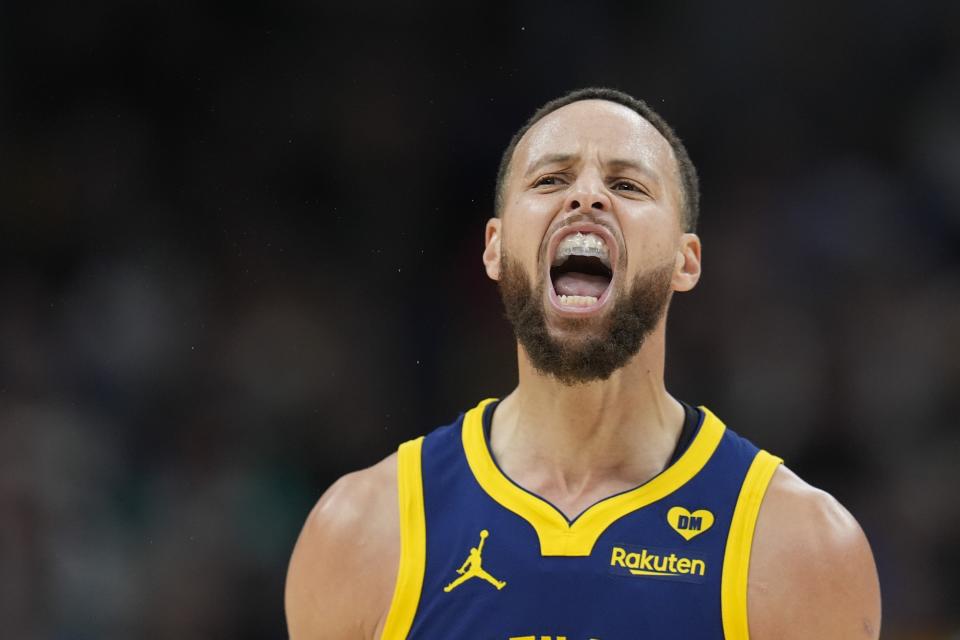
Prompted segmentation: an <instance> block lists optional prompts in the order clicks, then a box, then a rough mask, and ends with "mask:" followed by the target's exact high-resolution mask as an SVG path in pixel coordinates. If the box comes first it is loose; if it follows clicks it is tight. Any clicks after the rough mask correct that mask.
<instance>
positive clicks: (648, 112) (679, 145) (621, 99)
mask: <svg viewBox="0 0 960 640" xmlns="http://www.w3.org/2000/svg"><path fill="white" fill-rule="evenodd" d="M582 100H606V101H607V102H614V103H616V104H622V105H623V106H625V107H627V108H628V109H631V110H632V111H634V112H636V113H637V114H638V115H639V116H640V117H641V118H643V119H644V120H646V121H647V122H649V123H650V124H651V125H653V128H654V129H656V130H657V131H659V132H660V135H662V136H663V137H664V138H665V139H666V140H667V142H668V143H669V144H670V147H671V148H672V149H673V155H674V156H675V157H676V159H677V171H678V173H679V176H680V197H681V199H682V212H681V213H682V216H683V223H684V227H685V229H686V230H687V231H696V228H697V220H698V218H699V217H700V181H699V179H698V178H697V169H696V167H694V166H693V162H692V161H691V160H690V154H688V153H687V148H686V147H684V146H683V142H682V141H681V140H680V137H679V136H678V135H677V134H676V133H674V131H673V129H671V128H670V125H669V124H667V121H666V120H664V119H663V118H662V117H661V116H660V114H659V113H657V112H656V111H654V110H653V109H651V108H650V105H648V104H647V103H646V102H644V101H643V100H638V99H637V98H634V97H633V96H631V95H629V94H627V93H624V92H623V91H619V90H617V89H609V88H606V87H587V88H585V89H577V90H576V91H571V92H570V93H567V94H564V95H562V96H560V97H559V98H556V99H554V100H551V101H550V102H548V103H546V104H545V105H543V106H542V107H540V108H539V109H537V110H536V112H534V114H533V115H532V116H530V119H529V120H527V123H526V124H525V125H523V126H522V127H521V128H520V130H519V131H517V132H516V133H515V134H513V137H512V138H511V139H510V144H508V145H507V148H506V149H505V150H504V152H503V156H502V157H501V158H500V168H499V169H498V170H497V185H496V191H495V192H494V211H495V212H496V215H497V216H500V214H501V213H502V212H503V187H504V184H503V183H504V181H505V180H506V178H507V173H508V172H509V171H510V161H511V160H512V158H513V152H514V151H515V150H516V148H517V144H518V143H519V142H520V138H522V137H523V135H524V134H525V133H526V132H527V131H529V130H530V127H532V126H533V125H535V124H536V123H537V122H539V121H540V120H542V119H543V118H544V117H545V116H547V115H548V114H550V113H553V112H554V111H556V110H557V109H559V108H560V107H565V106H567V105H568V104H572V103H574V102H580V101H582Z"/></svg>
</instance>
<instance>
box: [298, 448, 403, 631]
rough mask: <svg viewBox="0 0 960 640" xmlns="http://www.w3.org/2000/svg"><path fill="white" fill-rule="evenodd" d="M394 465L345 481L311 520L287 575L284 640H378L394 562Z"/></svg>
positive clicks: (396, 553) (335, 486)
mask: <svg viewBox="0 0 960 640" xmlns="http://www.w3.org/2000/svg"><path fill="white" fill-rule="evenodd" d="M396 470H397V462H396V456H395V455H394V456H390V457H389V458H387V459H386V460H384V461H383V462H380V463H379V464H377V465H375V466H373V467H371V468H369V469H365V470H363V471H358V472H356V473H351V474H349V475H346V476H344V477H343V478H341V479H340V480H338V481H337V482H335V483H334V484H333V486H331V487H330V489H328V490H327V492H326V493H325V494H324V495H323V497H321V498H320V501H319V502H318V503H317V505H316V506H315V507H314V508H313V511H311V512H310V515H309V516H308V518H307V522H306V524H304V526H303V531H301V533H300V538H299V540H297V545H296V547H295V548H294V550H293V556H292V558H291V559H290V567H289V569H288V571H287V584H286V593H285V607H286V613H287V628H288V630H289V634H290V638H291V640H315V639H321V638H322V639H323V640H359V639H360V638H368V639H369V638H378V637H379V636H380V632H381V630H382V627H383V623H384V620H385V618H386V615H387V611H388V609H389V607H390V601H391V598H392V596H393V587H394V581H395V580H396V575H397V565H398V562H399V557H400V531H399V522H398V517H397V480H396Z"/></svg>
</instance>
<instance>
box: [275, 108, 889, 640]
mask: <svg viewBox="0 0 960 640" xmlns="http://www.w3.org/2000/svg"><path fill="white" fill-rule="evenodd" d="M620 161H625V162H620ZM504 202H505V204H504V210H503V215H502V216H501V217H500V218H493V219H491V220H490V221H489V222H488V223H487V227H486V236H485V238H486V246H485V249H484V253H483V262H484V266H485V268H486V271H487V274H488V275H489V277H490V278H491V279H493V280H495V281H496V280H499V278H500V275H501V266H502V256H503V255H504V252H507V253H508V254H509V256H510V257H511V259H512V260H516V261H517V262H518V263H519V265H520V266H521V267H522V268H523V269H524V270H525V272H526V273H527V274H528V276H529V278H530V280H531V281H532V282H535V281H536V280H537V277H538V276H540V275H541V274H542V273H543V272H544V270H545V269H547V265H548V264H549V255H547V253H548V252H546V251H545V250H544V246H545V245H544V243H545V242H548V240H549V238H550V237H551V235H552V233H553V232H554V231H555V230H556V229H558V228H560V227H562V226H563V225H564V224H565V223H567V222H569V221H570V220H573V219H589V220H592V221H593V222H596V223H602V224H603V225H604V226H605V227H606V228H607V229H609V230H611V233H613V234H614V236H615V238H614V239H615V241H616V243H617V244H618V245H619V246H620V249H619V250H620V251H622V252H624V254H625V259H624V260H621V261H619V262H618V264H619V265H620V266H619V267H618V269H617V271H616V272H615V274H614V278H613V282H612V283H611V287H612V288H613V289H612V292H611V294H610V296H609V297H610V300H608V302H607V303H606V304H604V305H603V306H601V307H600V309H598V310H597V311H595V312H594V313H592V314H590V315H589V316H587V317H585V318H584V317H583V316H581V317H580V318H579V319H578V321H577V322H573V321H572V320H571V314H570V313H568V312H567V311H565V310H564V309H562V308H559V307H556V306H554V305H552V303H551V302H550V301H549V299H547V298H548V296H546V295H544V300H543V304H544V309H545V317H546V323H547V327H548V329H549V331H550V334H551V336H553V337H554V338H556V339H558V340H562V341H564V342H565V343H567V344H571V345H576V344H577V342H578V341H581V340H584V339H585V336H586V335H588V332H590V331H596V330H597V329H598V328H599V327H602V326H604V325H603V323H604V322H605V321H606V320H607V315H606V314H607V312H608V311H609V309H610V308H611V307H612V302H614V301H615V299H616V296H618V295H623V292H624V290H625V289H624V288H625V286H626V283H628V282H630V281H632V280H633V279H634V277H635V276H637V275H638V274H641V275H642V274H644V273H649V272H650V271H651V270H654V269H658V268H662V267H663V265H672V275H671V278H670V290H671V295H672V294H673V293H674V292H684V291H688V290H690V289H692V288H693V287H694V286H695V285H696V284H697V281H698V280H699V277H700V263H701V249H700V240H699V238H698V237H697V236H696V235H695V234H692V233H686V232H684V230H683V228H682V226H681V222H680V219H681V218H680V205H681V203H682V195H681V193H680V189H679V186H678V180H677V171H676V161H675V159H674V156H673V152H672V150H671V148H670V146H669V144H668V143H667V142H666V140H664V139H663V137H662V136H661V135H660V134H659V133H658V132H657V131H656V130H655V129H654V128H653V127H652V126H651V125H650V124H649V123H647V122H646V121H645V120H643V119H642V118H641V117H640V116H638V115H637V114H635V113H634V112H633V111H631V110H629V109H627V108H625V107H623V106H621V105H617V104H614V103H610V102H605V101H599V100H587V101H582V102H576V103H573V104H571V105H567V106H565V107H563V108H561V109H558V110H557V111H555V112H553V113H551V114H549V115H548V116H546V117H545V118H544V119H543V120H541V121H540V122H539V123H537V124H536V125H534V127H532V128H531V129H530V131H528V132H527V134H526V135H525V136H524V138H523V139H522V140H521V141H520V144H519V145H518V146H517V149H516V151H515V153H514V156H513V161H512V165H511V171H510V173H509V175H508V177H507V181H506V184H505V191H504ZM664 353H665V318H663V319H661V321H660V322H659V323H658V325H657V326H656V328H655V329H654V330H653V331H652V333H651V334H650V335H649V336H648V337H647V339H646V340H645V342H644V343H643V346H642V347H641V349H640V351H639V353H637V355H636V356H634V357H633V358H632V359H631V360H630V361H629V362H628V363H627V364H626V365H625V366H624V367H622V368H620V369H618V370H617V371H615V372H614V373H613V374H612V375H611V376H610V377H609V378H608V379H606V380H596V381H592V382H586V383H584V384H577V385H565V384H562V383H561V382H559V381H558V380H557V379H556V378H555V377H552V376H550V375H549V374H545V373H543V372H540V371H537V370H536V369H535V368H534V367H533V366H532V364H531V363H530V361H529V359H528V358H527V357H526V354H525V352H524V350H523V349H522V347H520V346H519V345H518V347H517V356H518V358H517V361H518V373H519V382H518V385H517V388H516V389H515V390H514V391H513V392H512V393H511V394H510V395H508V396H507V397H506V398H504V400H503V401H502V402H501V403H500V405H499V406H498V407H497V410H496V411H495V413H494V416H493V424H492V430H491V449H492V451H493V454H494V456H495V457H496V458H497V461H498V462H499V464H500V466H501V468H502V469H503V471H504V472H505V473H506V474H507V475H508V476H510V477H511V478H512V479H513V480H514V481H515V482H517V483H518V484H520V485H521V486H523V487H525V488H527V489H528V490H530V491H533V492H535V493H538V494H540V495H542V496H544V497H545V498H546V499H548V500H549V501H550V502H552V503H553V504H554V505H556V506H557V507H558V508H559V509H560V510H561V511H563V512H564V513H565V514H566V515H567V516H568V517H572V516H575V515H576V514H579V513H580V512H581V511H583V509H585V508H586V507H588V506H589V505H591V504H593V503H594V502H596V501H597V500H600V499H603V498H605V497H607V496H610V495H612V494H615V493H618V492H620V491H624V490H626V489H629V488H631V487H634V486H637V485H639V484H642V483H644V482H646V481H647V480H649V479H650V478H652V477H653V476H654V475H656V474H657V473H659V472H660V471H662V470H663V468H664V466H665V465H666V463H667V461H668V460H669V458H670V455H671V454H672V452H673V450H674V448H675V446H676V443H677V439H678V437H679V433H680V429H681V426H682V422H683V409H682V406H681V405H680V403H679V402H677V401H676V400H675V399H674V398H673V397H671V396H670V395H669V393H668V392H667V390H666V388H665V386H664V382H663V370H664ZM396 491H397V485H396V460H395V458H394V457H392V456H391V457H390V458H387V459H386V460H384V461H383V462H381V463H380V464H378V465H376V466H374V467H371V468H370V469H366V470H364V471H360V472H357V473H353V474H350V475H348V476H345V477H344V478H342V479H341V480H339V481H338V482H337V483H335V484H334V485H333V486H332V487H331V488H330V489H329V490H328V491H327V493H326V494H324V496H323V497H322V498H321V499H320V501H319V503H318V504H317V506H316V507H315V508H314V510H313V511H312V512H311V514H310V516H309V518H308V519H307V523H306V524H305V526H304V529H303V532H302V533H301V535H300V539H299V541H298V542H297V546H296V548H295V550H294V553H293V557H292V559H291V563H290V569H289V574H288V579H287V591H286V610H287V620H288V626H289V630H290V637H291V638H293V640H311V639H314V638H324V639H327V640H330V639H334V640H335V639H341V638H342V639H347V638H350V639H357V638H378V637H379V636H380V633H381V631H382V628H383V623H384V620H385V617H386V615H387V611H388V609H389V606H390V600H391V598H392V594H393V587H394V580H395V578H396V569H397V563H398V560H399V552H400V534H399V525H398V520H397V518H398V515H397V514H398V508H397V500H396ZM747 604H748V616H749V625H750V630H751V638H753V640H774V639H776V640H790V639H794V638H796V639H800V638H810V639H814V638H815V639H817V640H831V639H834V638H836V639H838V640H839V639H841V638H843V639H852V638H878V637H879V629H880V592H879V585H878V581H877V575H876V569H875V566H874V562H873V557H872V554H871V552H870V548H869V545H868V543H867V540H866V538H865V536H864V535H863V532H862V531H861V530H860V527H859V526H858V525H857V523H856V521H855V520H854V519H853V517H852V516H850V514H849V513H847V512H846V511H845V510H844V509H843V507H842V506H840V505H839V503H837V502H836V501H835V500H834V499H833V498H832V497H830V496H829V495H828V494H826V493H823V492H822V491H819V490H817V489H814V488H813V487H811V486H809V485H807V484H806V483H804V482H803V481H802V480H801V479H799V478H798V477H797V476H796V475H795V474H794V473H792V472H791V471H789V470H788V469H785V468H780V469H778V471H777V472H776V473H775V475H774V477H773V480H772V481H771V484H770V488H769V490H768V492H767V494H766V497H765V498H764V501H763V503H762V506H761V509H760V514H759V517H758V521H757V526H756V531H755V535H754V543H753V547H752V554H751V566H750V574H749V587H748V598H747Z"/></svg>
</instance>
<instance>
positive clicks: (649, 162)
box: [286, 89, 880, 640]
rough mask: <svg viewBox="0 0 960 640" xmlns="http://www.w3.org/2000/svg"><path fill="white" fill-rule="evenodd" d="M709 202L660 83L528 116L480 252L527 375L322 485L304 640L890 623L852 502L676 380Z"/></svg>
mask: <svg viewBox="0 0 960 640" xmlns="http://www.w3.org/2000/svg"><path fill="white" fill-rule="evenodd" d="M697 209H698V187H697V177H696V172H695V170H694V167H693V165H692V164H691V162H690V159H689V157H688V155H687V152H686V150H685V149H684V147H683V144H682V143H681V142H680V140H679V139H678V138H677V136H676V135H675V134H674V133H673V131H672V130H671V129H670V127H669V126H668V125H667V124H666V123H665V122H664V121H663V120H662V119H661V118H660V117H659V116H658V115H657V114H656V113H654V112H653V111H652V110H651V109H650V108H649V107H648V106H647V105H645V104H644V103H642V102H640V101H638V100H636V99H634V98H632V97H630V96H628V95H626V94H623V93H620V92H616V91H612V90H608V89H587V90H581V91H578V92H574V93H572V94H569V95H566V96H564V97H562V98H559V99H557V100H555V101H553V102H550V103H548V104H547V105H545V106H544V107H543V108H541V109H540V110H539V111H538V112H537V113H536V114H534V116H533V117H532V118H531V120H530V121H529V122H528V123H527V125H526V126H524V127H523V128H522V129H521V130H520V131H519V132H518V133H517V134H516V136H515V137H514V139H513V140H512V141H511V143H510V145H509V146H508V148H507V150H506V152H505V154H504V158H503V161H502V163H501V169H500V172H499V179H498V184H497V190H496V216H495V217H494V218H492V219H491V220H490V221H489V222H487V226H486V248H485V250H484V252H483V263H484V266H485V267H486V272H487V274H488V275H489V277H490V278H491V279H492V280H495V281H496V282H498V283H499V288H500V292H501V296H502V299H503V302H504V306H505V307H506V312H507V316H508V318H509V319H510V321H511V322H512V324H513V328H514V332H515V334H516V337H517V342H518V348H517V361H518V367H519V383H518V385H517V387H516V389H514V390H513V392H511V393H510V394H509V395H508V396H506V397H505V398H503V399H502V400H501V401H498V400H484V401H483V402H481V403H480V404H479V405H477V406H476V407H475V408H473V409H471V410H470V411H468V412H467V413H466V414H465V415H464V416H461V417H460V418H458V419H457V420H456V421H455V422H454V423H453V424H451V425H449V426H447V427H443V428H441V429H438V430H436V431H434V432H432V433H431V434H429V435H427V436H426V437H425V438H419V439H417V440H414V441H411V442H408V443H405V444H403V445H401V447H400V449H399V451H398V453H397V454H395V455H392V456H390V457H389V458H387V459H386V460H384V461H382V462H380V463H379V464H377V465H375V466H374V467H372V468H370V469H366V470H364V471H359V472H356V473H353V474H350V475H347V476H345V477H344V478H342V479H341V480H339V481H338V482H337V483H335V484H334V485H333V486H332V487H331V488H330V489H329V490H328V491H327V492H326V494H325V495H324V496H323V497H322V498H321V499H320V501H319V503H318V504H317V506H316V507H315V508H314V510H313V512H312V513H311V514H310V516H309V518H308V520H307V523H306V525H305V527H304V529H303V532H302V533H301V535H300V539H299V541H298V543H297V546H296V549H295V550H294V552H293V558H292V560H291V563H290V569H289V575H288V578H287V589H286V610H287V617H288V623H289V630H290V635H291V637H292V638H293V640H313V639H320V638H322V639H324V640H337V639H358V638H387V639H389V640H395V639H401V638H416V639H418V640H419V639H443V640H451V639H455V638H456V639H469V640H510V639H513V640H544V639H550V640H556V639H559V638H562V639H564V640H590V639H596V640H624V639H632V638H651V639H653V638H685V639H691V638H728V639H729V638H733V639H737V640H743V639H746V638H752V639H753V640H790V639H799V638H804V639H816V640H832V639H837V640H839V639H843V640H851V639H854V638H877V637H878V636H879V629H880V594H879V586H878V581H877V573H876V569H875V566H874V561H873V557H872V555H871V552H870V548H869V546H868V544H867V540H866V538H865V537H864V534H863V532H862V531H861V530H860V527H859V526H858V525H857V523H856V521H855V520H854V519H853V517H851V516H850V514H849V513H848V512H847V511H846V510H844V508H843V507H841V506H840V505H839V504H838V503H837V502H836V501H835V500H834V499H833V498H832V497H830V496H829V495H827V494H826V493H824V492H822V491H819V490H817V489H815V488H813V487H811V486H810V485H808V484H806V483H805V482H804V481H803V480H801V479H800V478H798V477H797V476H796V475H795V474H794V473H793V472H792V471H790V470H789V469H787V468H786V467H784V466H783V465H782V464H781V460H780V459H779V458H776V457H775V456H773V455H771V454H769V453H767V452H765V451H761V450H758V449H757V448H756V447H755V446H754V445H752V444H751V443H750V442H748V441H746V440H744V439H742V438H740V437H739V436H737V435H736V434H735V433H734V432H733V431H732V430H731V429H727V428H726V427H725V426H724V424H723V423H722V422H721V421H720V419H719V418H718V417H717V416H715V415H714V414H713V413H711V412H710V411H709V409H707V408H705V407H700V408H694V407H692V406H690V405H687V404H685V403H683V402H680V401H678V400H676V399H674V398H673V397H672V396H671V395H670V394H669V393H668V392H667V389H666V387H665V386H664V345H665V321H666V310H667V307H668V305H669V302H670V300H671V298H672V296H673V294H674V293H679V292H684V291H689V290H691V289H692V288H693V287H694V286H695V285H696V284H697V281H698V280H699V278H700V268H701V260H700V258H701V252H700V239H699V238H698V237H697V236H696V235H695V233H694V230H695V225H696V221H697ZM704 357H709V355H708V354H705V355H704Z"/></svg>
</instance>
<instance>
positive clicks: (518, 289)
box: [484, 100, 699, 383]
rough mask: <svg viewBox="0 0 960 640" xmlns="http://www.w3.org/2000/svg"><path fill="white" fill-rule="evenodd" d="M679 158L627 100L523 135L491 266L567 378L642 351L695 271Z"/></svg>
mask: <svg viewBox="0 0 960 640" xmlns="http://www.w3.org/2000/svg"><path fill="white" fill-rule="evenodd" d="M676 166H677V165H676V161H675V159H674V156H673V151H672V149H671V148H670V145H669V143H668V142H667V141H666V140H665V139H664V138H663V137H662V136H661V135H660V133H659V132H658V131H657V130H656V129H655V128H654V127H653V126H652V125H650V124H649V123H648V122H647V121H646V120H644V119H643V118H641V117H640V116H639V115H638V114H636V113H634V112H633V111H632V110H631V109H628V108H626V107H624V106H622V105H618V104H615V103H611V102H606V101H601V100H586V101H581V102H575V103H573V104H570V105H567V106H565V107H562V108H560V109H558V110H556V111H554V112H553V113H551V114H549V115H547V116H546V117H544V118H543V119H542V120H540V121H539V122H538V123H537V124H536V125H534V126H533V127H532V128H531V129H530V130H529V131H528V132H527V133H526V135H525V136H524V137H523V139H522V140H521V141H520V143H519V144H518V145H517V148H516V151H515V152H514V155H513V160H512V163H511V169H510V172H509V174H508V176H507V179H506V182H505V185H504V206H503V212H502V216H501V218H500V219H499V220H493V221H491V222H490V223H488V228H487V251H486V252H485V254H484V261H485V262H486V264H487V271H488V273H489V274H490V275H491V277H493V278H494V279H496V280H499V281H500V285H501V294H502V296H503V299H504V304H505V306H506V308H507V315H508V317H509V318H510V320H511V322H512V323H513V325H514V330H515V332H516V333H517V337H518V339H519V340H520V342H521V344H522V345H523V347H524V349H525V350H526V352H527V354H528V355H529V356H530V359H531V361H532V362H533V364H534V366H535V367H537V368H538V369H540V370H541V371H543V372H545V373H551V374H553V375H555V376H556V377H558V378H559V379H560V380H562V381H564V382H567V383H575V382H586V381H589V380H593V379H605V378H606V377H608V376H609V375H610V373H612V372H613V371H614V370H616V369H618V368H619V367H621V366H623V365H624V364H626V362H627V361H628V360H629V359H630V358H631V357H632V356H633V355H634V354H636V353H637V351H638V350H639V349H640V346H641V345H642V343H643V340H644V338H645V337H646V336H647V335H648V334H649V333H650V331H652V330H653V329H654V327H655V326H656V325H657V323H658V322H659V321H660V320H661V318H662V316H663V312H664V309H665V308H666V304H667V302H668V300H669V297H670V294H671V291H673V290H685V289H687V288H690V287H692V286H693V284H694V283H695V282H696V279H695V277H694V279H693V281H692V282H689V281H688V280H689V278H688V277H685V276H684V269H686V268H687V267H688V266H689V265H688V264H687V260H686V258H687V257H690V256H688V255H687V253H689V252H687V249H688V248H689V245H690V243H691V238H692V239H693V241H694V244H696V246H695V254H696V255H695V258H696V275H699V243H698V242H696V241H695V238H696V237H695V236H693V234H684V233H683V229H682V226H681V214H680V209H681V197H680V190H679V186H678V185H679V179H678V175H677V168H676Z"/></svg>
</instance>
